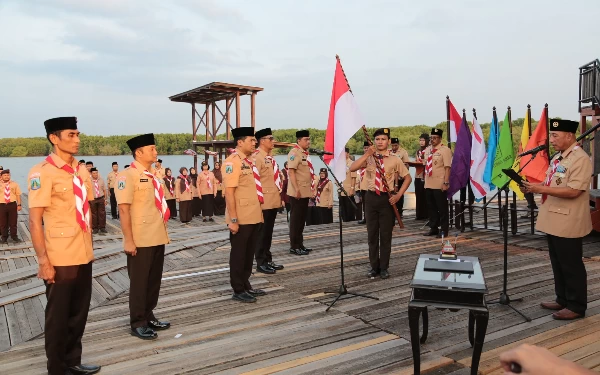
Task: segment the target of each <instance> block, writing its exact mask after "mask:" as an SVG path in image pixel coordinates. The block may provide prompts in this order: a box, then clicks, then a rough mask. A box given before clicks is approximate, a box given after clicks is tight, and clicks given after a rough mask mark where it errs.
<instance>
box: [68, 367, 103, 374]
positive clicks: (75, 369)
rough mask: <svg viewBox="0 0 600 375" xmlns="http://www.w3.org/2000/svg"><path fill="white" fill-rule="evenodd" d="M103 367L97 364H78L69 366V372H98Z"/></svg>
mask: <svg viewBox="0 0 600 375" xmlns="http://www.w3.org/2000/svg"><path fill="white" fill-rule="evenodd" d="M101 368H102V367H101V366H96V365H77V366H73V367H69V370H68V371H67V374H87V375H89V374H96V373H98V372H99V371H100V369H101Z"/></svg>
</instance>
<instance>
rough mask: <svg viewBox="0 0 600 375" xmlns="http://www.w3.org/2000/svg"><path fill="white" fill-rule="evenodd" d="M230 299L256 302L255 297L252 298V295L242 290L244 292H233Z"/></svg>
mask: <svg viewBox="0 0 600 375" xmlns="http://www.w3.org/2000/svg"><path fill="white" fill-rule="evenodd" d="M231 298H232V299H234V300H236V301H240V302H245V303H252V302H256V298H254V297H253V296H252V295H250V294H248V293H246V292H244V293H237V294H236V293H234V294H233V296H232V297H231Z"/></svg>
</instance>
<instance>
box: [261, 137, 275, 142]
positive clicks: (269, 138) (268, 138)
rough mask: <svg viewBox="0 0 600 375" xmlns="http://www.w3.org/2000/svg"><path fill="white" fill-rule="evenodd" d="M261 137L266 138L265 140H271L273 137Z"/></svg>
mask: <svg viewBox="0 0 600 375" xmlns="http://www.w3.org/2000/svg"><path fill="white" fill-rule="evenodd" d="M261 139H266V140H269V141H272V140H274V139H275V137H262V138H261Z"/></svg>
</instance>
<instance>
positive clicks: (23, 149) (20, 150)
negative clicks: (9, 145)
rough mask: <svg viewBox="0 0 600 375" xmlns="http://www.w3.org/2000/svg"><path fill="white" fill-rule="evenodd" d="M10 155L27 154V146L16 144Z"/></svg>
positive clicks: (19, 155) (21, 155) (20, 155)
mask: <svg viewBox="0 0 600 375" xmlns="http://www.w3.org/2000/svg"><path fill="white" fill-rule="evenodd" d="M10 156H11V157H23V156H27V148H26V147H24V146H17V147H15V148H13V150H12V152H11V153H10Z"/></svg>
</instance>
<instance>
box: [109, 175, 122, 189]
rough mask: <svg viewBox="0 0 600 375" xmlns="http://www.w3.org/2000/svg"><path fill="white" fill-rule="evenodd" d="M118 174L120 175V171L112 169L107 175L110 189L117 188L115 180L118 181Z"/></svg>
mask: <svg viewBox="0 0 600 375" xmlns="http://www.w3.org/2000/svg"><path fill="white" fill-rule="evenodd" d="M118 175H119V172H114V171H110V173H109V174H108V176H106V184H107V185H108V188H109V189H114V188H116V185H115V182H116V181H117V176H118Z"/></svg>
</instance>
